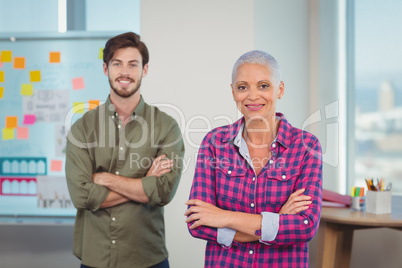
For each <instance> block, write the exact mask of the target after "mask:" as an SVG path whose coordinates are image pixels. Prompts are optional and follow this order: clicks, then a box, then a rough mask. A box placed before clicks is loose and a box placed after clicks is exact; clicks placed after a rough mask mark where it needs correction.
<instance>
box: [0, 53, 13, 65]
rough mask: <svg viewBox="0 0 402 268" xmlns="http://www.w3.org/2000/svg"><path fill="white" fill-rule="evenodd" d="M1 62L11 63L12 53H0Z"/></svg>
mask: <svg viewBox="0 0 402 268" xmlns="http://www.w3.org/2000/svg"><path fill="white" fill-rule="evenodd" d="M0 56H1V62H3V63H4V62H11V61H12V52H11V51H2V52H1V54H0Z"/></svg>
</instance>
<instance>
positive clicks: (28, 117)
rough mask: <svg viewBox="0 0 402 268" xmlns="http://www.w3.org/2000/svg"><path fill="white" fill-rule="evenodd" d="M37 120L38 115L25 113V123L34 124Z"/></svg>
mask: <svg viewBox="0 0 402 268" xmlns="http://www.w3.org/2000/svg"><path fill="white" fill-rule="evenodd" d="M35 121H36V115H34V114H26V115H24V121H23V124H24V125H32V124H34V123H35Z"/></svg>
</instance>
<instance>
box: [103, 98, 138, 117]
mask: <svg viewBox="0 0 402 268" xmlns="http://www.w3.org/2000/svg"><path fill="white" fill-rule="evenodd" d="M105 105H106V109H107V111H108V114H109V115H110V116H113V115H115V114H116V108H115V107H114V105H113V103H112V101H111V100H110V95H109V96H108V97H107V100H106V102H105ZM144 107H145V101H144V98H143V97H142V95H141V96H140V102H139V103H138V105H137V107H136V108H135V110H134V112H133V114H132V115H133V116H134V115H137V116H141V117H143V115H144Z"/></svg>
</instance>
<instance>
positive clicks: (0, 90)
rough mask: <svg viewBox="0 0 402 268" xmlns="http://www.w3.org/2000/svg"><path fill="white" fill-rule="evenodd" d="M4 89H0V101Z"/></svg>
mask: <svg viewBox="0 0 402 268" xmlns="http://www.w3.org/2000/svg"><path fill="white" fill-rule="evenodd" d="M3 93H4V87H0V99H2V98H3Z"/></svg>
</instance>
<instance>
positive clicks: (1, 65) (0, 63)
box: [0, 59, 3, 68]
mask: <svg viewBox="0 0 402 268" xmlns="http://www.w3.org/2000/svg"><path fill="white" fill-rule="evenodd" d="M2 67H3V63H2V62H1V59H0V68H2Z"/></svg>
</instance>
